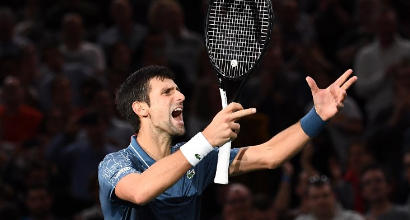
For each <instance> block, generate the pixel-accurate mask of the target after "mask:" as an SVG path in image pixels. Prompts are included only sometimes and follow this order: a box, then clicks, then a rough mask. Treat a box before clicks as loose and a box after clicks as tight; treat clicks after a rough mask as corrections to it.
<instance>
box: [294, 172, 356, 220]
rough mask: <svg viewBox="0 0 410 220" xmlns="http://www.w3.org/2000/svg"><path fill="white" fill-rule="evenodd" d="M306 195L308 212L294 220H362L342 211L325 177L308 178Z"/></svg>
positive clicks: (353, 214)
mask: <svg viewBox="0 0 410 220" xmlns="http://www.w3.org/2000/svg"><path fill="white" fill-rule="evenodd" d="M306 194H307V198H308V200H309V203H310V212H309V213H308V214H302V215H300V216H298V217H297V218H296V220H346V219H349V220H364V218H363V217H362V216H361V215H359V214H357V213H355V212H353V211H348V210H343V209H342V207H341V206H340V205H339V204H338V201H337V199H336V195H335V193H334V191H333V189H332V186H331V185H330V182H329V180H328V178H327V177H326V176H323V175H322V176H318V175H315V176H312V177H310V178H309V183H308V187H307V191H306Z"/></svg>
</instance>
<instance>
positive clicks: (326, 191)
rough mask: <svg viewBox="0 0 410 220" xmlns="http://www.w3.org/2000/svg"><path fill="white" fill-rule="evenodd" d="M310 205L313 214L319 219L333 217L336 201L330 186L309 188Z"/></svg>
mask: <svg viewBox="0 0 410 220" xmlns="http://www.w3.org/2000/svg"><path fill="white" fill-rule="evenodd" d="M308 196H309V203H310V207H311V210H312V213H313V214H314V215H315V216H318V217H330V216H333V214H334V211H335V208H336V201H335V196H334V193H333V191H332V189H331V187H330V185H329V184H324V185H321V186H309V188H308Z"/></svg>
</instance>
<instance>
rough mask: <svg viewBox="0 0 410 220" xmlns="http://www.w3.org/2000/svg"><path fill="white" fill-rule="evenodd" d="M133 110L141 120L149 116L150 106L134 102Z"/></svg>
mask: <svg viewBox="0 0 410 220" xmlns="http://www.w3.org/2000/svg"><path fill="white" fill-rule="evenodd" d="M132 110H133V111H134V112H135V114H137V115H138V116H139V117H141V118H144V117H147V116H148V104H147V103H145V102H133V103H132Z"/></svg>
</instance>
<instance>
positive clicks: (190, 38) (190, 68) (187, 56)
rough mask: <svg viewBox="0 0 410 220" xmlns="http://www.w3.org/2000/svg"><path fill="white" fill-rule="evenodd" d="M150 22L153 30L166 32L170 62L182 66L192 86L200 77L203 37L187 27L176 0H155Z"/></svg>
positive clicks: (167, 52)
mask: <svg viewBox="0 0 410 220" xmlns="http://www.w3.org/2000/svg"><path fill="white" fill-rule="evenodd" d="M149 23H150V27H151V28H152V30H153V31H155V32H159V33H164V34H165V43H166V44H165V45H166V50H165V52H166V57H167V58H168V60H169V62H170V63H173V64H176V65H178V66H181V67H182V70H183V72H184V74H185V75H184V77H185V78H186V81H187V83H189V84H190V86H192V84H193V83H194V82H195V81H196V80H197V77H198V70H199V69H198V63H199V59H200V54H201V52H202V50H203V49H204V47H203V44H202V39H201V37H200V36H199V35H198V34H196V33H194V32H192V31H190V30H188V29H187V28H186V27H185V21H184V14H183V11H182V8H181V6H180V5H179V4H178V2H177V1H175V0H158V1H155V2H153V3H152V5H151V8H150V10H149ZM189 93H190V92H189V91H186V92H185V94H189Z"/></svg>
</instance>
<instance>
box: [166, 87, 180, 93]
mask: <svg viewBox="0 0 410 220" xmlns="http://www.w3.org/2000/svg"><path fill="white" fill-rule="evenodd" d="M173 89H175V90H177V91H181V90H180V89H179V87H178V86H168V87H164V88H162V89H161V93H164V92H167V91H169V90H173Z"/></svg>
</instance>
